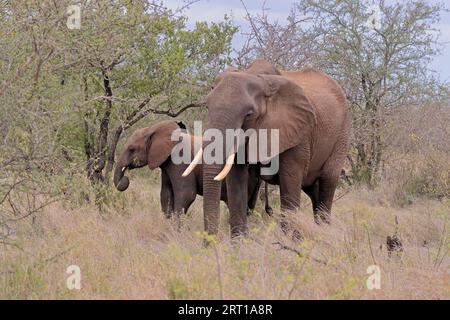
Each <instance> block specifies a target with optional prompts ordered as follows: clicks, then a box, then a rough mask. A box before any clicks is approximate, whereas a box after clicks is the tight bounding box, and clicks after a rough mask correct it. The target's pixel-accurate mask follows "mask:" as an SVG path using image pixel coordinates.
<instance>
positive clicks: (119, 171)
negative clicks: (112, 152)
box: [114, 156, 130, 191]
mask: <svg viewBox="0 0 450 320" xmlns="http://www.w3.org/2000/svg"><path fill="white" fill-rule="evenodd" d="M127 168H128V163H127V162H126V161H125V160H124V157H123V156H122V157H120V159H119V161H118V162H117V165H116V169H115V171H114V186H115V187H116V189H117V190H119V191H125V190H127V189H128V186H129V185H130V180H129V179H128V177H127V176H125V171H126V169H127Z"/></svg>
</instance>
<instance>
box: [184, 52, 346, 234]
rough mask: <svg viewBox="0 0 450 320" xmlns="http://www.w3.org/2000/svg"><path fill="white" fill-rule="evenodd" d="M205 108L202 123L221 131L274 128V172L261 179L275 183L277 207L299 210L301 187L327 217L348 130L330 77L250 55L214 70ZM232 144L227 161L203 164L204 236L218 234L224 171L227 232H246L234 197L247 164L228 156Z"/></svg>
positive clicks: (321, 218)
mask: <svg viewBox="0 0 450 320" xmlns="http://www.w3.org/2000/svg"><path fill="white" fill-rule="evenodd" d="M207 106H208V111H209V112H208V121H209V125H208V128H214V129H218V130H220V131H221V132H222V133H223V134H224V135H225V131H226V129H239V128H241V129H244V130H246V129H256V130H258V129H267V130H270V129H278V130H279V153H278V156H279V158H278V159H279V170H278V173H277V174H274V175H270V176H262V178H263V179H264V180H266V181H268V182H270V183H272V184H278V185H279V186H280V200H281V201H280V202H281V210H282V212H284V213H286V212H287V211H294V212H295V211H296V210H297V209H298V208H299V206H300V193H301V190H302V189H303V190H304V191H305V192H306V193H307V194H308V196H309V197H310V198H311V200H312V205H313V211H314V216H315V220H316V222H317V223H322V222H329V221H330V212H331V206H332V202H333V196H334V192H335V189H336V186H337V183H338V179H339V174H340V172H341V169H342V167H343V164H344V160H345V157H346V153H347V149H348V140H349V131H350V124H349V123H350V121H349V115H348V111H347V106H346V98H345V95H344V92H343V90H342V88H341V87H340V86H339V85H338V84H337V82H336V81H334V80H333V79H332V78H331V77H329V76H328V75H326V74H324V73H322V72H320V71H318V70H315V69H305V70H301V71H292V72H289V71H281V70H278V69H276V68H275V67H274V66H272V65H271V64H270V63H268V62H266V61H264V60H256V61H254V62H253V63H252V64H251V65H250V66H249V68H248V69H246V70H242V71H239V70H236V69H232V70H228V71H225V72H224V73H222V74H221V75H219V76H218V77H217V78H216V81H215V85H214V87H213V89H212V91H211V92H210V93H209V95H208V97H207ZM207 146H208V144H207V143H204V149H205V150H206V148H207ZM235 150H236V149H235V148H232V149H230V150H227V153H226V154H225V156H224V162H225V163H226V164H225V166H224V165H222V164H217V163H214V164H209V165H207V164H204V165H203V188H204V190H203V192H204V201H203V211H204V220H205V221H204V222H205V230H206V231H207V232H208V233H210V234H216V233H217V232H218V223H219V199H220V189H221V181H218V180H221V179H223V178H224V177H225V176H226V188H227V193H228V206H229V211H230V225H231V236H232V237H235V236H239V235H243V234H246V233H247V216H246V214H245V208H246V205H245V199H242V197H239V196H237V195H240V194H242V193H243V191H244V190H245V189H246V188H247V186H246V183H245V181H246V179H243V177H245V176H246V175H247V174H248V172H247V169H246V168H247V167H248V166H247V165H245V164H237V163H236V161H234V159H235V157H234V152H235ZM196 158H198V157H196ZM225 158H226V159H227V161H225ZM222 163H223V162H222ZM185 174H186V173H185ZM283 226H285V225H284V224H283V221H282V227H283Z"/></svg>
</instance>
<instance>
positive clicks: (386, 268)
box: [0, 176, 450, 299]
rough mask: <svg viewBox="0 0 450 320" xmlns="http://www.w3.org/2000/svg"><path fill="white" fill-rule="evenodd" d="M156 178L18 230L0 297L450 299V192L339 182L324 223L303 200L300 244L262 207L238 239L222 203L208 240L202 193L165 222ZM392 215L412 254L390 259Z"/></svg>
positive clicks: (47, 213)
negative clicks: (399, 198) (396, 199)
mask: <svg viewBox="0 0 450 320" xmlns="http://www.w3.org/2000/svg"><path fill="white" fill-rule="evenodd" d="M151 181H153V182H151ZM154 181H155V177H146V178H142V177H137V176H136V177H133V183H132V185H131V189H130V190H129V191H127V192H126V193H124V194H123V195H120V196H119V197H118V198H117V199H115V208H114V209H112V208H111V209H108V210H106V212H107V213H104V214H103V215H100V214H99V213H98V210H97V208H96V207H95V206H92V205H86V206H83V207H81V208H70V207H68V206H65V205H63V203H57V204H54V205H52V206H50V207H48V208H46V209H45V210H44V212H42V214H41V215H40V216H39V218H38V219H35V221H34V223H33V224H31V223H30V224H23V223H22V224H21V226H20V228H18V229H17V233H16V234H15V240H16V241H15V243H16V244H17V245H18V246H19V247H20V248H21V249H20V250H18V249H17V248H16V247H9V246H3V248H2V250H1V251H0V254H1V259H0V270H1V273H0V298H27V299H49V298H57V299H67V298H89V299H103V298H120V299H133V298H136V299H144V298H145V299H180V298H185V299H208V298H209V299H211V298H212V299H218V298H225V299H372V298H375V299H393V298H400V299H449V298H450V286H449V283H450V274H449V272H448V271H449V266H450V258H449V256H448V249H449V247H448V245H449V232H448V223H449V221H448V218H449V214H448V213H449V210H450V203H449V202H448V199H447V200H445V201H438V200H420V201H419V200H418V201H415V202H414V204H412V205H408V206H406V207H404V208H397V207H393V206H391V205H390V204H389V201H388V200H387V199H386V195H385V194H384V193H382V192H378V193H376V192H373V191H367V190H363V189H359V190H356V189H354V190H351V191H348V190H347V191H345V190H344V189H341V190H339V192H338V194H340V195H343V196H342V197H341V198H340V199H339V200H337V201H336V203H335V210H334V213H333V217H334V220H333V224H332V225H331V226H316V225H315V224H314V222H313V218H312V214H311V211H310V208H309V205H310V204H309V202H308V201H307V200H306V198H307V197H304V198H303V199H305V200H304V201H303V209H302V212H301V213H300V214H299V215H298V216H297V217H296V221H297V222H298V227H299V228H300V229H301V230H302V231H303V234H304V237H305V240H304V241H303V242H301V243H293V242H292V241H290V240H289V237H286V236H285V235H284V234H283V233H282V232H280V230H279V227H278V225H277V223H276V218H269V217H267V216H266V215H265V214H264V213H263V212H264V210H263V207H262V205H261V204H259V205H258V207H257V209H256V211H255V213H254V215H253V216H252V217H251V219H250V221H251V224H250V229H251V236H250V237H249V238H248V239H243V240H241V241H240V242H238V243H233V244H232V243H230V242H229V240H228V239H229V236H228V232H227V223H226V219H227V211H226V210H225V208H224V209H223V212H222V224H221V225H222V229H221V234H220V236H219V237H220V242H219V243H218V244H217V245H216V246H213V247H210V248H204V247H203V246H202V241H201V231H202V229H203V223H202V214H201V201H197V202H196V204H195V206H194V208H193V210H192V211H191V212H190V214H189V215H188V216H183V217H182V219H181V221H180V222H179V223H178V222H176V221H173V220H166V219H165V218H164V217H163V215H162V214H161V212H160V210H159V204H158V196H157V195H158V186H157V184H156V183H154ZM344 192H345V193H344ZM275 193H276V192H273V194H272V203H273V204H274V207H277V206H278V204H277V200H276V194H275ZM338 198H339V195H338ZM394 216H397V217H398V221H399V225H398V231H399V234H400V237H401V239H402V242H403V246H404V251H403V253H402V254H394V255H393V256H392V257H391V258H389V257H388V254H387V251H386V245H385V243H386V236H387V235H392V234H393V233H394V232H395V229H396V226H395V222H394V221H395V219H394ZM277 242H279V243H281V244H283V245H285V246H286V247H288V248H289V249H286V248H284V249H283V248H280V245H279V244H276V243H277ZM72 264H76V265H79V266H80V268H81V273H82V280H81V282H82V288H81V290H79V291H77V290H68V289H67V287H66V279H67V276H68V275H66V273H65V272H66V268H67V267H68V266H69V265H72ZM373 264H376V265H379V266H380V268H381V289H380V290H368V289H367V288H366V279H367V277H368V274H367V273H366V271H367V267H368V266H369V265H373Z"/></svg>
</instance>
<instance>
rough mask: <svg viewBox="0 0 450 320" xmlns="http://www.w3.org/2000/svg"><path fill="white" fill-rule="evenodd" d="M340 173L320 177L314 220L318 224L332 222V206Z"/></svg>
mask: <svg viewBox="0 0 450 320" xmlns="http://www.w3.org/2000/svg"><path fill="white" fill-rule="evenodd" d="M338 181H339V175H325V176H322V177H320V178H319V199H318V203H317V205H316V208H315V209H314V220H315V222H316V223H317V224H321V223H324V222H325V223H330V219H331V206H332V205H333V198H334V192H335V191H336V187H337V184H338Z"/></svg>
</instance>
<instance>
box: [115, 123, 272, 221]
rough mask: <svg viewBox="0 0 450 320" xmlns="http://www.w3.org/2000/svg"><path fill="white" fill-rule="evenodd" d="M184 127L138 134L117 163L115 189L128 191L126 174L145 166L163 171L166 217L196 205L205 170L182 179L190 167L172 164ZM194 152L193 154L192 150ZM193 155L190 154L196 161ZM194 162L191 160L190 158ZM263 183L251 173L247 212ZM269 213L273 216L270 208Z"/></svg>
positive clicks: (162, 196) (161, 125)
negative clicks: (175, 136)
mask: <svg viewBox="0 0 450 320" xmlns="http://www.w3.org/2000/svg"><path fill="white" fill-rule="evenodd" d="M184 128H185V127H184V125H183V124H182V123H177V122H175V121H163V122H160V123H157V124H155V125H153V126H151V127H147V128H143V129H138V130H136V131H135V132H134V133H133V134H132V135H131V137H130V138H129V139H128V141H127V142H126V144H125V147H124V149H123V151H122V153H121V155H120V158H119V160H118V162H117V165H116V169H115V173H114V185H115V186H116V188H117V190H119V191H125V190H126V189H127V188H128V186H129V179H128V177H126V176H125V172H126V170H132V169H136V168H142V167H144V166H145V165H148V167H149V168H150V169H151V170H153V169H156V168H157V167H159V168H161V193H160V199H161V209H162V210H163V212H164V214H165V215H166V217H170V216H171V215H172V213H177V214H180V213H186V212H187V211H188V209H189V207H190V206H191V204H192V203H193V202H194V200H195V198H196V196H197V194H199V195H203V172H202V170H203V166H202V165H199V166H197V167H196V168H195V170H194V171H193V172H192V174H191V175H189V176H187V177H182V173H183V172H184V171H185V170H186V168H187V167H188V164H174V163H173V162H172V161H171V156H170V154H171V151H172V148H173V147H174V146H175V145H176V144H177V143H178V142H177V141H172V140H171V135H172V132H173V131H174V130H177V129H178V130H180V129H184ZM190 138H191V148H192V149H193V148H194V139H195V138H194V136H190ZM192 151H193V150H192ZM193 155H194V152H191V156H192V157H193ZM191 160H192V158H191ZM260 185H261V180H260V178H259V177H258V174H257V172H256V171H255V170H252V169H249V181H248V192H249V194H248V195H249V201H248V208H249V210H253V209H254V208H255V204H256V199H257V197H258V193H259V188H260ZM221 200H222V201H224V202H227V194H226V186H225V184H224V185H223V186H222V194H221ZM266 211H267V212H271V208H270V207H268V205H267V200H266Z"/></svg>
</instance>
